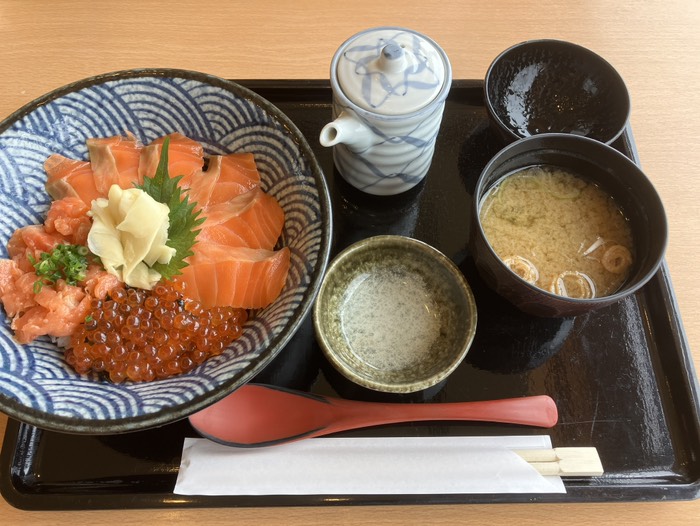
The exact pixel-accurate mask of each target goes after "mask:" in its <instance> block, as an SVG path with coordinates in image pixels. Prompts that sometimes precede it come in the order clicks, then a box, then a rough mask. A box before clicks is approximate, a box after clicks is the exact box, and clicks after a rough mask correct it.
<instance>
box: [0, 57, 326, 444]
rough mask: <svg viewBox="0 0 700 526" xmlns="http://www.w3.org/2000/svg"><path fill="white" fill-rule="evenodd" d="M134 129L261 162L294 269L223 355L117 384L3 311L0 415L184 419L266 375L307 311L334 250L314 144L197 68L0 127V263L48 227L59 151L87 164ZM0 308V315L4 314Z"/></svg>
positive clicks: (132, 75)
mask: <svg viewBox="0 0 700 526" xmlns="http://www.w3.org/2000/svg"><path fill="white" fill-rule="evenodd" d="M126 131H130V132H132V133H134V134H135V135H136V137H137V138H138V139H140V140H141V141H143V142H144V143H148V142H150V141H152V140H153V139H155V138H157V137H159V136H162V135H165V134H168V133H171V132H175V131H179V132H181V133H183V134H185V135H187V136H189V137H191V138H193V139H195V140H197V141H200V142H201V143H202V144H203V145H204V147H205V150H207V152H208V153H211V154H221V153H226V152H233V151H243V152H252V153H254V154H255V156H256V160H257V163H258V168H259V170H260V174H261V178H262V182H263V188H264V189H265V190H266V191H267V192H269V193H271V194H272V195H274V196H275V197H276V198H277V199H278V200H279V202H280V204H281V205H282V208H283V209H284V211H285V213H286V222H285V226H284V231H283V234H282V243H283V244H284V245H286V246H288V247H289V248H290V250H291V268H290V272H289V277H288V280H287V283H286V285H285V287H284V290H283V291H282V294H281V295H280V297H279V298H278V299H277V300H276V301H275V302H274V303H273V304H272V305H270V306H269V307H268V308H266V309H264V310H262V311H260V312H259V313H257V314H256V316H255V317H254V318H253V319H252V320H251V321H249V322H248V324H247V325H246V327H245V330H244V333H243V336H242V337H241V338H240V339H239V340H237V341H236V342H234V344H233V345H231V346H230V347H229V348H228V349H227V350H226V351H225V352H224V353H223V354H222V355H220V356H217V357H213V358H211V359H209V360H208V361H206V362H205V363H204V364H202V365H201V366H200V367H198V368H197V369H195V370H194V371H192V372H191V373H189V374H186V375H183V376H180V377H175V378H170V379H164V380H157V381H155V382H151V383H130V382H126V383H123V384H119V385H115V384H112V383H110V382H108V381H104V380H101V379H100V378H98V377H97V376H80V375H78V374H77V373H75V372H74V371H73V370H72V369H71V368H70V366H68V365H67V364H66V363H65V362H64V359H63V352H62V350H60V349H59V348H58V347H57V346H56V345H54V344H53V343H51V341H50V340H49V339H40V340H37V341H35V342H34V343H32V344H30V345H20V344H17V343H16V342H15V341H14V340H13V337H12V331H11V330H10V327H9V320H8V319H7V317H6V316H5V313H4V311H2V312H1V313H0V411H2V412H4V413H6V414H7V415H8V416H10V417H13V418H16V419H18V420H21V421H24V422H27V423H29V424H32V425H35V426H37V427H41V428H45V429H51V430H56V431H63V432H71V433H93V434H104V433H120V432H126V431H135V430H139V429H146V428H149V427H154V426H160V425H163V424H167V423H169V422H173V421H176V420H179V419H182V418H185V417H187V416H188V415H190V414H191V413H193V412H195V411H197V410H199V409H202V408H204V407H205V406H207V405H209V404H211V403H213V402H215V401H217V400H219V399H221V398H223V397H224V396H226V395H227V394H229V393H231V392H232V391H233V390H235V389H236V388H237V387H239V386H241V385H243V384H244V383H245V382H247V381H248V380H250V379H251V378H252V377H253V376H255V375H256V374H257V373H258V372H259V371H261V370H262V369H263V368H264V367H265V366H266V365H267V364H268V363H269V362H271V361H272V359H273V358H274V357H275V356H276V355H277V354H278V353H279V352H280V350H281V349H282V348H283V347H284V346H285V344H286V343H287V342H288V341H289V339H290V338H291V337H292V335H293V334H294V333H295V331H296V330H297V329H298V327H299V325H300V324H301V322H302V320H303V319H304V317H305V315H306V314H307V312H308V311H309V309H310V307H311V305H312V303H313V301H314V298H315V296H316V293H317V291H318V288H319V286H320V282H321V278H322V275H323V272H324V270H325V267H326V264H327V261H328V254H329V249H330V236H331V213H330V198H329V194H328V189H327V187H326V183H325V179H324V176H323V173H322V172H321V169H320V167H319V165H318V163H317V161H316V159H315V158H314V155H313V153H312V151H311V148H310V147H309V145H308V143H307V141H306V140H305V138H304V137H303V136H302V134H301V133H300V132H299V130H298V129H297V128H296V126H295V125H294V124H293V123H292V122H291V121H290V120H289V119H288V118H287V117H286V116H285V115H284V114H283V113H282V112H281V111H280V110H279V109H277V108H276V107H275V106H273V105H272V104H271V103H269V102H268V101H266V100H264V99H263V98H261V97H260V96H258V95H256V94H255V93H253V92H251V91H250V90H248V89H245V88H244V87H242V86H239V85H238V84H236V83H233V82H230V81H226V80H223V79H219V78H216V77H212V76H209V75H205V74H202V73H195V72H191V71H180V70H164V69H157V70H131V71H122V72H116V73H110V74H106V75H100V76H97V77H93V78H89V79H86V80H82V81H79V82H76V83H74V84H70V85H68V86H65V87H63V88H60V89H58V90H56V91H54V92H51V93H49V94H47V95H45V96H43V97H41V98H39V99H37V100H35V101H34V102H32V103H30V104H28V105H27V106H25V107H23V108H21V109H20V110H18V111H17V112H15V113H14V114H13V115H11V116H10V117H8V118H7V119H6V120H5V121H3V122H2V123H0V192H1V198H0V251H1V252H0V256H1V257H7V250H6V244H7V241H8V239H9V238H10V236H11V235H12V233H13V232H14V230H15V229H17V228H19V227H22V226H25V225H28V224H38V223H42V222H43V220H44V214H45V212H46V210H47V208H48V205H49V203H50V198H49V196H48V194H47V193H46V192H45V190H44V183H45V180H46V175H45V172H44V168H43V163H44V161H45V160H46V158H47V157H48V156H49V155H50V154H52V153H60V154H63V155H65V156H67V157H71V158H75V159H86V158H87V149H86V145H85V141H86V139H88V138H89V137H106V136H112V135H120V134H124V133H125V132H126ZM0 310H1V309H0Z"/></svg>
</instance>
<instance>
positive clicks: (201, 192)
mask: <svg viewBox="0 0 700 526" xmlns="http://www.w3.org/2000/svg"><path fill="white" fill-rule="evenodd" d="M259 186H260V172H258V168H257V166H256V164H255V158H254V157H253V154H252V153H231V154H228V155H224V156H222V155H212V156H211V157H209V166H208V168H207V170H206V172H203V173H202V174H201V176H200V177H194V178H193V179H192V184H191V186H190V194H189V195H190V201H191V202H193V203H197V208H200V209H201V208H206V207H208V206H211V205H216V204H220V203H225V202H227V201H230V200H231V199H233V198H235V197H237V196H239V195H241V194H244V193H246V192H249V191H251V190H253V189H255V188H258V187H259Z"/></svg>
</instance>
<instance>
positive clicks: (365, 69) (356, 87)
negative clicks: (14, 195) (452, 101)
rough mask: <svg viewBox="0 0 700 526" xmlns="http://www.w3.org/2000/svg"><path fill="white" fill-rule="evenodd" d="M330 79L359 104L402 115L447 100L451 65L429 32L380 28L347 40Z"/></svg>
mask: <svg viewBox="0 0 700 526" xmlns="http://www.w3.org/2000/svg"><path fill="white" fill-rule="evenodd" d="M331 81H332V82H337V87H338V88H339V89H340V90H341V91H342V93H343V94H344V95H345V97H347V98H348V99H349V100H350V101H351V102H352V103H354V104H355V105H357V106H359V107H360V108H363V109H365V110H368V111H371V112H373V113H379V114H382V115H403V114H407V113H412V112H414V111H418V110H420V109H421V108H424V107H425V106H427V105H429V104H430V103H431V102H433V101H435V100H436V99H437V100H444V99H445V97H447V92H448V91H449V88H450V84H451V82H452V69H451V66H450V62H449V60H448V59H447V55H446V54H445V52H444V51H443V50H442V49H441V48H440V46H438V45H437V44H436V43H435V42H434V41H433V40H431V39H430V38H428V37H426V36H425V35H422V34H420V33H417V32H415V31H412V30H410V29H404V28H400V27H378V28H374V29H368V30H366V31H362V32H360V33H357V34H356V35H354V36H352V37H350V38H349V39H348V40H347V41H345V43H343V45H342V46H341V47H340V48H339V49H338V51H337V52H336V54H335V56H334V57H333V62H332V64H331Z"/></svg>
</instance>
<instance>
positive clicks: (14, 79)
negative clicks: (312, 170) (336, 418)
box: [0, 0, 700, 526]
mask: <svg viewBox="0 0 700 526" xmlns="http://www.w3.org/2000/svg"><path fill="white" fill-rule="evenodd" d="M378 25H401V26H406V27H410V28H413V29H416V30H419V31H422V32H424V33H426V34H428V35H430V36H431V37H433V38H434V39H435V40H436V41H437V42H439V43H440V44H441V45H442V46H443V47H444V48H445V50H446V51H447V53H448V55H449V57H450V59H451V62H452V65H453V74H454V78H458V79H459V78H483V76H484V74H485V72H486V68H487V67H488V65H489V63H490V62H491V60H492V59H493V58H494V57H495V56H496V55H497V54H498V53H499V52H501V51H502V50H503V49H505V48H507V47H508V46H510V45H512V44H515V43H517V42H520V41H523V40H527V39H533V38H560V39H564V40H569V41H572V42H576V43H578V44H581V45H583V46H586V47H588V48H590V49H592V50H593V51H595V52H597V53H599V54H600V55H602V56H604V57H605V58H606V59H607V60H608V61H609V62H610V63H611V64H612V65H613V66H614V67H615V68H617V70H618V71H619V72H620V74H621V75H622V76H623V78H624V79H625V81H626V83H627V85H628V88H629V91H630V94H631V97H632V128H633V130H634V135H635V138H636V141H637V146H638V150H639V154H640V157H641V162H642V167H643V168H644V170H645V172H646V173H647V174H648V176H649V178H650V179H651V180H652V181H653V183H654V185H655V186H656V188H657V189H658V191H659V193H660V194H661V197H662V199H663V201H664V203H665V204H666V208H667V213H668V218H669V224H670V243H669V247H668V252H667V261H668V265H669V268H670V273H671V278H672V280H673V284H674V288H675V292H676V295H677V298H678V303H679V306H680V311H681V314H682V317H683V321H684V325H685V329H686V332H687V337H688V340H689V342H690V347H691V349H692V350H693V352H694V361H695V364H696V367H697V366H699V365H700V296H699V295H698V286H697V284H696V281H695V280H696V279H697V275H698V272H697V268H698V261H700V219H698V211H697V210H698V206H697V200H698V197H699V196H700V192H699V190H700V148H699V147H698V146H699V144H698V143H699V138H700V90H698V86H700V68H698V60H699V59H698V57H699V56H700V32H699V31H698V29H697V28H698V27H700V2H696V1H694V0H654V1H651V0H649V1H647V0H638V1H618V2H609V1H604V0H586V1H584V2H570V1H568V0H545V1H538V2H532V1H525V0H493V1H487V2H483V1H481V0H420V1H414V0H404V1H402V2H398V3H397V2H380V1H377V0H353V1H352V2H333V1H328V0H323V1H321V0H306V1H300V2H287V1H282V0H280V1H265V0H257V1H256V2H242V1H228V2H218V1H214V0H212V1H196V2H195V1H186V2H185V1H177V0H173V1H170V2H157V1H143V0H122V1H121V2H119V3H112V2H89V1H78V0H73V1H69V0H64V1H60V2H47V1H44V2H41V1H20V0H14V1H13V0H0V118H4V117H5V116H7V115H9V114H10V113H12V112H13V111H15V110H16V109H18V108H20V107H21V106H22V105H24V104H26V103H28V102H29V101H31V100H32V99H34V98H36V97H38V96H40V95H42V94H44V93H46V92H47V91H50V90H52V89H55V88H57V87H60V86H62V85H64V84H67V83H70V82H72V81H75V80H78V79H81V78H83V77H87V76H91V75H95V74H98V73H104V72H108V71H114V70H119V69H127V68H139V67H174V68H184V69H194V70H199V71H203V72H207V73H211V74H214V75H218V76H221V77H225V78H232V79H254V78H256V79H303V78H328V65H329V62H330V58H331V56H332V54H333V52H334V51H335V49H336V48H337V47H338V46H339V45H340V44H341V43H342V42H343V41H344V40H345V38H346V37H348V36H350V35H351V34H353V33H354V32H356V31H359V30H361V29H365V28H368V27H373V26H378ZM4 426H5V417H4V416H1V415H0V431H4ZM0 517H1V519H0V521H1V522H2V523H3V524H20V523H22V524H43V523H46V524H52V525H62V524H66V525H68V524H71V525H72V526H80V525H83V524H95V523H98V522H99V523H101V524H120V525H124V526H126V525H129V524H143V523H144V522H145V521H148V522H149V523H151V524H161V523H169V524H172V525H175V524H192V523H194V524H218V523H226V524H284V525H286V526H295V525H301V524H304V525H315V524H319V525H320V524H329V523H335V524H377V525H388V524H432V525H447V524H460V523H469V524H485V523H488V524H494V525H500V524H512V523H514V522H517V523H518V524H519V525H521V526H526V525H531V524H541V523H549V524H567V525H578V524H598V525H613V524H614V525H618V524H631V523H635V524H638V525H647V524H648V525H652V524H654V525H658V524H664V525H668V526H675V525H689V524H697V523H698V522H700V502H690V503H688V502H675V503H615V504H590V505H541V504H540V505H502V506H500V505H488V506H483V505H482V506H405V507H364V508H363V507H343V506H339V507H331V508H322V509H308V508H291V509H290V508H283V509H211V510H186V511H177V510H176V511H167V510H148V511H136V510H131V511H129V510H119V511H109V512H62V513H54V512H40V513H33V512H32V513H29V512H22V511H19V510H16V509H14V508H12V507H11V506H9V505H8V504H7V503H5V502H4V501H1V499H0Z"/></svg>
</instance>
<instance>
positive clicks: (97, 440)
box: [0, 81, 700, 510]
mask: <svg viewBox="0 0 700 526" xmlns="http://www.w3.org/2000/svg"><path fill="white" fill-rule="evenodd" d="M246 84H247V85H248V86H249V87H251V88H252V89H254V90H255V91H257V92H258V93H260V94H261V95H262V96H264V97H266V98H267V99H268V100H270V101H271V102H273V103H274V104H276V105H277V106H278V107H279V108H280V109H281V110H282V111H284V112H285V113H286V114H287V115H288V116H289V117H290V118H291V119H292V120H293V121H294V122H295V123H296V124H297V126H298V127H299V128H300V129H301V131H302V132H303V133H304V134H305V136H306V137H307V139H308V141H309V143H310V144H311V146H312V147H313V148H314V150H315V151H316V153H317V155H318V158H319V161H320V163H321V166H322V167H323V169H324V172H325V174H326V178H327V179H328V183H329V187H330V188H331V191H332V197H333V207H334V211H333V213H334V247H333V253H334V254H335V253H337V252H338V251H339V250H341V249H342V248H344V247H345V246H347V245H349V244H351V243H352V242H354V241H356V240H359V239H361V238H365V237H368V236H371V235H377V234H386V233H391V234H401V235H406V236H411V237H415V238H417V239H421V240H423V241H425V242H427V243H429V244H431V245H433V246H434V247H436V248H438V249H439V250H441V251H442V252H444V253H445V254H446V255H447V256H448V257H450V258H452V260H453V261H455V263H456V264H457V265H458V266H459V267H460V268H461V269H462V271H463V272H464V274H465V275H466V277H467V279H468V280H469V282H470V284H471V286H472V289H473V291H474V294H475V297H476V300H477V306H478V309H479V322H478V327H477V335H476V338H475V341H474V344H473V346H472V348H471V350H470V352H469V354H468V356H467V358H466V360H465V361H464V362H463V363H462V364H461V366H460V367H459V369H458V370H457V371H456V372H455V373H453V374H452V375H451V376H450V377H449V378H448V379H447V381H445V382H444V383H443V384H441V385H439V386H437V387H436V388H433V389H431V390H429V391H428V392H424V393H419V394H416V395H410V396H406V395H404V396H398V395H395V396H394V395H392V396H384V397H378V396H377V395H376V394H374V393H371V392H369V391H366V390H363V389H361V388H357V387H354V386H352V385H349V384H348V383H347V382H345V381H343V380H342V379H341V378H339V377H338V376H337V375H336V374H333V371H332V370H331V369H330V368H329V367H328V366H327V364H326V363H325V361H324V360H323V358H322V356H321V353H320V350H319V348H318V346H317V344H316V343H315V340H314V336H313V328H312V325H311V320H310V319H307V320H306V322H305V324H304V325H303V326H302V329H301V330H300V331H299V333H298V334H297V335H296V336H295V337H294V339H293V340H292V341H291V342H290V344H289V345H288V346H287V347H286V348H285V349H283V350H282V352H281V353H280V355H279V356H278V357H277V358H276V359H275V361H274V362H273V363H272V364H271V365H270V366H269V367H268V368H267V369H266V370H265V371H263V372H262V373H261V374H260V376H259V377H258V378H257V379H256V381H261V382H266V383H273V384H277V385H282V386H287V387H293V388H297V389H305V390H310V391H313V392H317V393H322V394H329V395H340V396H343V397H347V398H357V399H367V400H382V401H384V400H389V401H397V402H403V403H421V402H425V401H432V402H448V401H464V400H485V399H491V398H505V397H511V396H522V395H528V394H549V395H550V396H552V397H553V398H554V399H555V401H556V402H557V405H558V407H559V413H560V420H559V423H558V424H557V426H556V427H554V428H553V429H551V430H541V429H531V428H527V427H521V426H508V425H496V424H478V423H454V424H448V423H441V422H437V423H423V424H405V425H392V426H382V427H378V428H373V429H369V430H362V431H354V432H348V433H344V436H353V435H354V436H369V435H372V436H378V435H384V436H422V435H429V436H432V435H470V436H471V435H505V434H519V435H523V434H543V433H547V434H549V435H551V438H552V443H553V445H554V446H595V447H597V448H598V452H599V454H600V457H601V460H602V462H603V466H604V468H605V474H604V475H603V476H601V477H595V478H580V479H566V480H565V484H566V488H567V493H566V494H556V495H512V494H510V495H508V494H507V495H440V494H430V495H350V496H342V495H333V496H328V495H308V496H303V495H302V496H285V495H276V496H221V497H206V496H180V495H174V494H173V493H172V490H173V487H174V485H175V480H176V477H177V472H178V469H179V465H180V453H181V450H182V443H183V439H184V437H190V436H196V433H195V432H194V431H193V430H192V428H191V427H190V426H189V424H188V422H187V421H186V420H185V421H181V422H177V423H174V424H171V425H168V426H164V427H161V428H157V429H153V430H147V431H140V432H137V433H131V434H124V435H111V436H74V435H65V434H60V433H55V432H47V431H42V430H40V429H37V428H34V427H32V426H28V425H25V424H20V423H18V422H16V421H14V420H10V421H9V422H8V426H7V431H6V433H5V438H4V443H3V447H2V453H1V455H0V491H1V492H2V495H3V497H4V498H5V499H6V500H7V501H8V502H9V503H10V504H12V505H13V506H15V507H18V508H23V509H35V510H40V509H94V508H144V507H173V508H176V507H192V506H206V507H214V506H231V507H233V506H281V505H332V504H336V505H337V504H407V503H411V504H415V503H425V504H447V503H479V502H488V503H496V502H590V501H622V500H625V501H645V500H671V499H676V500H677V499H694V498H697V497H698V494H699V493H698V492H699V487H700V486H699V484H700V483H699V480H700V418H699V412H698V389H697V382H696V379H695V374H694V371H693V364H692V359H691V355H690V351H689V349H688V344H687V341H686V338H685V335H684V332H683V328H682V325H681V322H680V317H679V313H678V309H677V305H676V303H675V299H674V295H673V291H672V287H671V282H670V279H669V275H668V269H667V267H666V265H665V264H664V265H663V266H662V268H661V270H660V271H659V272H658V273H657V275H656V276H655V277H654V278H653V279H652V280H651V282H649V283H648V284H647V285H646V286H645V287H644V288H643V289H642V290H641V291H640V292H639V293H638V294H637V295H636V296H634V297H632V298H629V299H628V300H624V301H623V302H621V303H619V304H617V305H613V306H611V307H608V308H605V309H603V310H600V311H597V312H594V313H591V314H588V315H585V316H580V317H577V318H575V319H564V320H551V319H550V320H547V319H539V318H533V317H530V316H526V315H524V314H521V313H519V312H517V311H515V310H514V309H513V308H511V307H510V306H509V305H508V304H506V303H504V302H503V301H502V300H500V299H499V298H498V297H497V296H495V295H494V294H493V293H492V292H490V291H489V290H488V289H487V288H485V286H484V285H483V283H482V282H481V280H480V279H479V277H478V276H477V275H476V272H475V270H474V268H473V264H472V260H471V258H470V256H469V253H468V250H467V240H468V235H469V217H470V206H471V205H470V197H471V192H472V190H473V188H474V184H475V182H476V178H477V177H478V175H479V173H480V171H481V169H482V167H483V166H484V165H485V163H486V162H487V161H488V159H490V158H491V156H493V155H494V154H495V153H496V152H497V151H498V150H499V149H500V148H502V147H503V146H504V144H503V143H502V142H501V140H500V139H499V138H498V137H497V135H496V134H495V133H493V132H492V131H491V129H490V128H489V124H488V120H487V115H486V111H485V109H484V107H483V98H482V84H481V82H479V81H456V82H455V83H454V85H453V88H452V91H451V93H450V96H449V99H448V101H447V107H446V110H445V116H444V120H443V124H442V128H441V132H440V135H439V137H438V141H437V150H436V153H435V157H434V160H433V164H432V167H431V169H430V172H429V174H428V176H427V179H426V181H425V182H424V183H421V184H420V185H419V186H418V187H416V188H414V189H413V190H411V191H410V192H408V193H407V194H405V195H401V196H398V197H389V198H387V197H382V198H373V197H370V196H366V195H363V194H360V193H359V192H357V191H355V190H354V189H352V188H349V187H348V185H347V184H345V183H344V181H343V180H342V178H341V177H340V176H339V175H338V174H337V173H336V172H335V170H334V167H333V161H332V158H331V152H330V150H328V149H324V148H322V147H321V146H319V144H318V135H319V132H320V130H321V127H322V126H323V125H324V124H325V123H326V122H327V121H328V119H329V118H330V113H331V112H330V102H331V93H330V89H329V87H328V83H327V82H322V81H318V82H317V81H289V82H287V81H275V82H249V83H246ZM615 147H617V148H618V149H619V150H621V151H622V152H623V153H625V154H626V155H628V156H630V157H631V158H633V159H634V160H635V161H637V160H638V159H637V156H636V152H635V147H634V142H633V139H632V136H631V133H630V132H629V130H628V131H627V132H626V133H625V134H624V135H623V137H622V138H621V139H620V140H619V141H618V142H617V144H615Z"/></svg>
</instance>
